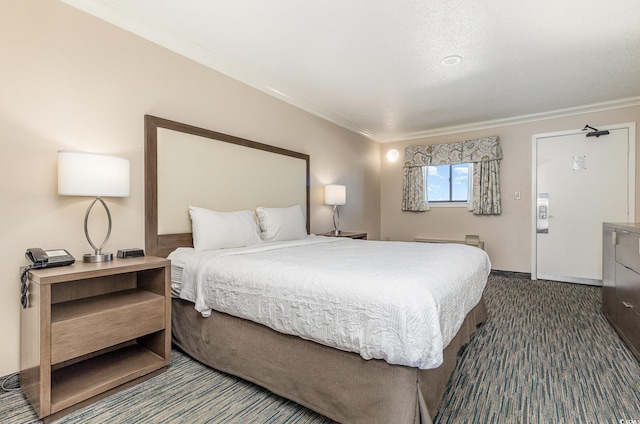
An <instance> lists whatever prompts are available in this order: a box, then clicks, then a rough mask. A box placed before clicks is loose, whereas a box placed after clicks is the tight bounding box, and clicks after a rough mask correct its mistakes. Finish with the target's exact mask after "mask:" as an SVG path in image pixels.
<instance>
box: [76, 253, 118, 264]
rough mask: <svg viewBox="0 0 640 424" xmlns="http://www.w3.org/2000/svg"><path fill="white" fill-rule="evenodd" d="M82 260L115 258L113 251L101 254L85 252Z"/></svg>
mask: <svg viewBox="0 0 640 424" xmlns="http://www.w3.org/2000/svg"><path fill="white" fill-rule="evenodd" d="M82 260H83V261H84V262H109V261H112V260H113V253H102V254H99V255H94V254H91V253H85V254H84V256H83V257H82Z"/></svg>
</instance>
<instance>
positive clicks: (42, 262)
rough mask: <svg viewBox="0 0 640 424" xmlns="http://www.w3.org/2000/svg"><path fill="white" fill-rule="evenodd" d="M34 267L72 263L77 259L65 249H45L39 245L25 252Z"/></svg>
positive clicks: (32, 267)
mask: <svg viewBox="0 0 640 424" xmlns="http://www.w3.org/2000/svg"><path fill="white" fill-rule="evenodd" d="M24 255H25V256H26V258H27V259H28V260H29V262H31V263H32V264H33V265H32V266H31V269H34V268H49V267H54V266H65V265H71V264H72V263H74V262H75V261H76V259H75V258H74V257H73V256H71V254H70V253H69V252H67V251H66V250H64V249H55V250H43V249H40V248H39V247H34V248H31V249H27V251H26V252H25V254H24Z"/></svg>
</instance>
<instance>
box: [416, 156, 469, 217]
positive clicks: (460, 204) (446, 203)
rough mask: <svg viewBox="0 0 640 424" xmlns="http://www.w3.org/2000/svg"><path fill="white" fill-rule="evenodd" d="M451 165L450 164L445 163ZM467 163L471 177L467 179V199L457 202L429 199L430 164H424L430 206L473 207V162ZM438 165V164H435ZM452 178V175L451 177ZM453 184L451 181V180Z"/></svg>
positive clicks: (425, 186)
mask: <svg viewBox="0 0 640 424" xmlns="http://www.w3.org/2000/svg"><path fill="white" fill-rule="evenodd" d="M443 165H450V164H443ZM466 165H467V166H468V167H469V179H468V180H467V190H468V192H467V201H466V202H455V201H453V202H452V201H444V202H443V201H438V202H431V201H429V197H428V196H427V190H428V189H429V183H428V177H429V166H423V167H422V172H423V173H424V174H423V175H424V197H425V199H427V202H428V203H429V207H430V208H467V210H472V209H473V162H467V163H466ZM434 166H437V165H434ZM449 178H451V176H450V177H449ZM449 184H451V181H449Z"/></svg>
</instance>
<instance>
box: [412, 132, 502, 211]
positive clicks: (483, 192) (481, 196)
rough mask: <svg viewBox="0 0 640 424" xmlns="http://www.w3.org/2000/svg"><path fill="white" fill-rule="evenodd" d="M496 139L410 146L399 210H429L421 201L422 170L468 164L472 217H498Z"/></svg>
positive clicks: (499, 156) (499, 152)
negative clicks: (469, 164)
mask: <svg viewBox="0 0 640 424" xmlns="http://www.w3.org/2000/svg"><path fill="white" fill-rule="evenodd" d="M501 159H502V147H501V146H500V141H499V140H498V136H491V137H486V138H478V139H475V140H466V141H459V142H456V143H446V144H428V145H423V146H410V147H407V148H406V149H405V152H404V181H403V193H402V194H403V195H402V210H404V211H418V212H421V211H426V210H429V204H428V199H425V195H424V184H425V177H424V173H423V172H422V168H423V167H424V166H429V165H455V164H459V163H470V162H472V163H473V164H474V166H473V213H474V214H476V215H500V213H502V208H501V206H500V184H499V180H500V166H499V165H500V160H501Z"/></svg>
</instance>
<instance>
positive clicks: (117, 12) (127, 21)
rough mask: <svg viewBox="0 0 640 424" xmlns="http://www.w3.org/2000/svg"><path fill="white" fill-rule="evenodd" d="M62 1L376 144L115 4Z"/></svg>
mask: <svg viewBox="0 0 640 424" xmlns="http://www.w3.org/2000/svg"><path fill="white" fill-rule="evenodd" d="M61 1H62V2H64V3H66V4H68V5H70V6H72V7H74V8H76V9H79V10H82V11H83V12H86V13H88V14H90V15H93V16H96V17H97V18H99V19H102V20H103V21H106V22H108V23H110V24H113V25H115V26H117V27H120V28H122V29H124V30H126V31H128V32H131V33H133V34H136V35H138V36H140V37H142V38H144V39H146V40H149V41H151V42H153V43H154V44H157V45H160V46H162V47H165V48H167V49H169V50H171V51H173V52H174V53H177V54H179V55H181V56H184V57H186V58H189V59H191V60H193V61H195V62H197V63H200V64H201V65H204V66H206V67H208V68H211V69H213V70H215V71H217V72H220V73H221V74H224V75H226V76H228V77H230V78H233V79H235V80H237V81H240V82H241V83H243V84H246V85H249V86H251V87H253V88H255V89H257V90H259V91H262V92H263V93H266V94H268V95H270V96H272V97H275V98H277V99H279V100H282V101H283V102H286V103H288V104H290V105H292V106H295V107H297V108H298V109H302V110H304V111H305V112H308V113H310V114H312V115H314V116H317V117H319V118H322V119H324V120H326V121H329V122H331V123H333V124H336V125H338V126H340V127H343V128H345V129H348V130H350V131H352V132H355V133H357V134H360V135H362V136H364V137H367V138H370V139H372V140H375V136H374V134H373V133H372V132H371V131H369V130H368V129H367V128H363V127H361V126H359V125H357V124H355V123H354V122H351V121H350V120H348V119H345V118H344V117H342V116H340V115H337V114H335V113H332V112H330V111H328V110H326V109H323V108H322V107H320V106H318V105H317V104H314V103H313V102H310V101H308V100H306V99H302V96H301V95H299V94H294V93H291V92H289V91H288V90H287V92H286V93H285V90H282V89H279V88H277V87H276V86H275V85H274V84H272V83H270V82H269V81H266V80H265V79H264V78H263V77H261V76H260V75H257V74H256V73H255V72H253V71H252V70H251V69H249V68H247V67H245V66H242V65H239V64H238V63H236V62H234V61H231V60H229V59H228V58H226V57H224V56H221V55H217V54H214V53H212V52H211V51H209V50H207V49H206V48H204V47H203V46H201V45H199V44H197V43H194V42H193V41H192V40H190V39H187V38H185V37H181V36H180V35H178V34H176V33H173V32H171V31H169V30H167V29H166V28H164V27H162V26H159V25H156V24H154V23H152V22H150V21H148V20H145V19H143V18H141V17H140V16H138V15H135V14H132V13H130V12H129V11H127V10H125V9H123V8H121V7H119V6H117V5H116V4H113V3H112V2H110V1H109V0H61Z"/></svg>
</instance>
